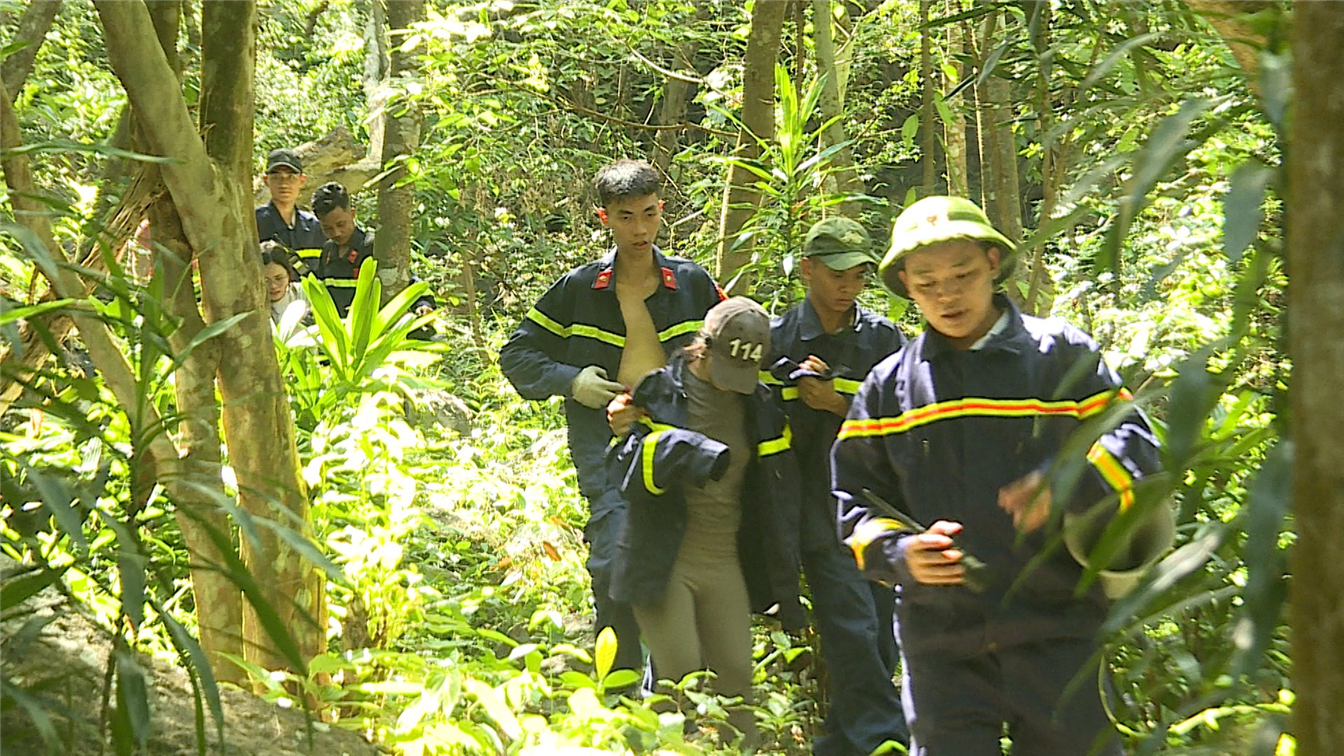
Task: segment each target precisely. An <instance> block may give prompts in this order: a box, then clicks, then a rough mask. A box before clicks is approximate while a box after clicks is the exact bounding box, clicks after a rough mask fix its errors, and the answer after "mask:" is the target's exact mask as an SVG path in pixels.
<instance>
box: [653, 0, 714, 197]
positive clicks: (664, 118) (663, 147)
mask: <svg viewBox="0 0 1344 756" xmlns="http://www.w3.org/2000/svg"><path fill="white" fill-rule="evenodd" d="M708 17H709V6H707V5H705V4H704V3H697V4H696V9H695V21H696V22H702V21H704V20H705V19H706V18H708ZM699 51H700V40H699V39H698V38H696V37H688V38H687V39H686V40H684V41H683V42H682V43H681V44H679V45H677V46H676V47H675V48H674V49H673V53H672V58H673V60H672V66H671V68H672V69H673V70H677V71H680V72H681V73H684V74H685V77H680V76H669V77H668V79H667V83H666V84H664V85H663V101H662V102H661V103H660V104H659V107H658V125H660V126H672V125H675V124H679V123H681V122H682V121H683V120H684V119H685V118H686V103H687V101H689V100H690V99H691V97H692V96H693V95H694V93H695V88H696V83H695V81H694V80H693V77H695V76H696V70H695V56H696V55H697V54H698V53H699ZM680 138H681V130H680V129H662V130H661V131H659V132H658V134H657V136H656V137H655V138H654V147H653V164H654V165H655V166H657V168H658V170H659V172H661V173H664V174H666V173H667V172H668V169H669V168H671V167H672V156H673V155H675V154H677V152H678V151H679V150H680V149H681V145H680Z"/></svg>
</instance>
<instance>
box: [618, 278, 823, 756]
mask: <svg viewBox="0 0 1344 756" xmlns="http://www.w3.org/2000/svg"><path fill="white" fill-rule="evenodd" d="M769 351H770V318H769V316H768V315H767V314H766V312H765V310H764V309H762V308H761V306H760V305H759V304H757V303H755V302H753V301H751V300H750V299H746V298H745V297H733V298H731V299H728V300H726V301H724V302H722V303H720V304H718V305H715V306H714V307H713V308H712V309H711V310H710V311H709V313H708V314H707V315H706V316H705V323H704V326H703V327H702V329H701V330H700V332H699V333H698V334H697V335H696V336H695V338H694V339H693V340H692V341H691V343H690V344H688V345H687V346H686V347H685V348H684V349H683V350H681V351H679V352H678V353H676V354H675V355H673V357H672V359H671V361H670V362H669V364H668V365H667V366H666V367H663V368H660V369H658V370H656V371H654V372H652V373H649V374H648V375H646V376H645V377H644V378H643V379H642V380H640V382H639V385H638V386H636V387H635V391H634V394H633V398H632V401H633V403H634V405H635V406H637V407H639V408H640V409H642V410H643V412H644V416H643V417H641V418H640V419H639V420H637V421H636V422H634V423H633V424H632V425H631V426H630V428H629V431H628V432H627V433H626V435H624V436H623V437H622V438H621V439H620V440H619V441H618V442H617V443H616V444H614V445H613V446H612V450H611V452H610V453H609V455H608V465H609V469H610V472H611V478H612V479H613V480H616V481H619V482H620V483H619V489H620V492H621V495H622V496H623V497H624V499H625V500H626V502H627V503H628V505H629V507H628V514H627V517H626V520H625V523H624V526H623V528H622V530H621V534H620V538H619V544H618V547H617V551H616V557H615V559H614V562H613V569H612V586H611V595H612V598H614V599H616V600H617V601H621V602H625V603H629V604H631V605H633V607H634V612H635V619H636V621H638V623H639V630H640V633H641V634H642V635H643V637H644V640H645V643H646V644H647V645H648V647H649V654H650V655H651V656H652V657H653V666H654V668H655V669H656V670H657V673H658V677H660V678H664V679H671V680H680V679H681V678H682V677H684V676H685V675H687V674H689V673H691V672H695V671H697V670H702V669H708V670H711V671H712V672H714V674H715V676H716V679H715V682H714V690H715V692H717V693H719V694H720V695H724V696H742V697H743V699H744V701H746V702H748V703H749V702H750V699H751V677H752V658H751V651H752V642H751V612H752V611H753V610H755V611H761V612H766V613H773V614H774V615H775V616H777V617H778V618H779V620H780V621H781V622H782V623H783V624H784V625H785V626H786V627H789V628H796V627H800V626H801V625H802V621H803V615H802V609H801V606H800V605H799V603H798V550H797V548H798V547H797V540H798V484H797V479H796V477H795V476H796V474H797V469H796V463H795V462H794V459H793V455H792V452H791V451H790V447H789V431H788V424H787V421H786V420H785V417H784V413H783V412H782V411H781V410H780V409H779V408H778V407H777V406H776V405H775V404H774V403H773V401H772V400H771V398H770V392H769V390H768V389H767V388H766V387H765V386H763V385H761V384H759V383H758V382H757V376H758V374H759V370H760V366H761V361H762V360H763V359H765V356H766V355H767V354H769ZM729 722H730V723H731V724H732V725H733V726H734V727H736V728H737V729H738V730H739V731H741V732H742V733H743V734H744V736H745V737H746V740H745V741H744V744H750V743H751V742H753V741H754V739H755V732H756V727H755V723H754V720H753V717H752V714H751V712H750V711H744V710H740V709H738V710H733V711H731V712H730V716H729Z"/></svg>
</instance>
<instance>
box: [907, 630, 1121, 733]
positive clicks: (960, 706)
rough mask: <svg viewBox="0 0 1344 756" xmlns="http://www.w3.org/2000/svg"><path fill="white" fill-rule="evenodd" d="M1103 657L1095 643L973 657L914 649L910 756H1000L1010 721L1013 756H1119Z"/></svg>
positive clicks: (1034, 646) (1030, 646) (1017, 649)
mask: <svg viewBox="0 0 1344 756" xmlns="http://www.w3.org/2000/svg"><path fill="white" fill-rule="evenodd" d="M1096 652H1097V645H1096V643H1094V642H1092V641H1090V640H1053V641H1049V642H1044V643H1033V644H1026V645H1020V646H1011V647H1007V648H999V649H997V650H995V651H986V652H984V653H981V654H979V655H976V656H973V657H970V658H949V656H948V655H947V654H946V653H942V652H929V653H927V654H911V653H910V652H909V649H908V648H907V649H906V652H905V654H904V660H903V664H904V673H903V674H904V676H903V680H904V683H905V684H904V692H903V698H904V701H905V716H906V720H907V721H908V722H909V723H910V732H911V735H912V736H913V742H912V744H911V748H910V753H911V754H912V756H1000V754H1001V753H1002V750H1001V749H1000V747H999V738H1000V737H1001V735H1002V733H1003V726H1004V724H1005V723H1006V724H1007V725H1008V734H1009V737H1011V738H1012V741H1013V751H1012V752H1013V754H1014V756H1065V755H1067V756H1088V755H1089V754H1091V755H1093V756H1120V753H1121V750H1120V743H1119V739H1118V737H1117V736H1116V734H1115V730H1114V728H1113V727H1112V726H1111V723H1110V722H1109V720H1108V719H1107V717H1106V712H1105V710H1104V709H1103V708H1102V703H1101V696H1100V694H1099V692H1098V688H1097V668H1098V664H1099V662H1098V660H1097V658H1096ZM1075 677H1077V681H1076V684H1073V685H1072V686H1071V683H1075ZM1066 689H1067V690H1066Z"/></svg>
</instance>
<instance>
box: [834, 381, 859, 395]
mask: <svg viewBox="0 0 1344 756" xmlns="http://www.w3.org/2000/svg"><path fill="white" fill-rule="evenodd" d="M862 385H863V381H852V380H850V379H848V378H836V379H835V390H836V391H839V392H840V393H842V394H849V395H850V396H854V395H855V394H857V393H859V387H860V386H862Z"/></svg>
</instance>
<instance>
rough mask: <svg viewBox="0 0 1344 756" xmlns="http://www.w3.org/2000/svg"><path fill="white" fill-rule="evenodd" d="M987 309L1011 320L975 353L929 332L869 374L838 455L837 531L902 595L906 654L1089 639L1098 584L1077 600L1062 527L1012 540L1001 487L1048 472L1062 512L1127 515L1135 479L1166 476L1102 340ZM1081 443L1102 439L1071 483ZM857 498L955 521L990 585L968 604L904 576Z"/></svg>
mask: <svg viewBox="0 0 1344 756" xmlns="http://www.w3.org/2000/svg"><path fill="white" fill-rule="evenodd" d="M996 303H997V304H998V305H999V306H1000V307H1001V308H1003V309H1005V310H1006V311H1007V323H1006V326H1005V327H1004V328H1003V329H1002V330H1001V331H1000V332H998V333H996V334H994V335H992V336H991V337H990V338H989V340H988V342H987V343H986V344H985V345H984V346H983V348H981V349H979V350H969V351H968V350H959V349H955V348H954V347H952V345H951V344H950V343H948V341H947V340H946V339H945V338H943V337H942V336H941V335H939V334H938V333H937V332H934V331H931V330H926V331H925V332H924V333H923V334H922V335H921V336H920V337H919V338H917V339H915V340H914V341H912V342H911V343H910V344H908V345H906V346H905V347H904V348H903V349H902V350H901V351H900V352H897V353H896V354H895V355H893V356H892V357H890V358H888V359H886V360H884V361H883V362H881V363H880V364H879V365H878V366H877V367H875V368H874V369H873V371H872V372H871V373H870V374H869V376H868V378H867V379H866V380H865V381H864V383H863V386H862V387H861V388H860V390H859V393H858V395H857V396H856V397H855V400H854V403H853V404H852V405H851V407H850V412H849V416H848V418H847V419H846V420H845V422H844V424H843V426H842V427H841V429H840V433H839V436H838V438H837V440H836V443H835V446H834V449H833V452H832V461H833V468H834V478H833V481H832V485H833V488H834V489H835V495H836V496H837V498H838V499H839V501H840V529H841V532H842V534H843V535H844V537H845V539H846V543H848V544H849V546H850V548H851V549H852V550H853V552H854V554H855V557H856V559H857V560H858V563H859V565H860V567H861V569H862V570H863V571H864V572H865V574H867V575H869V576H870V577H873V578H876V579H883V580H888V581H892V582H896V583H898V584H899V585H900V588H901V603H900V606H899V607H898V612H899V615H900V617H901V621H902V623H903V625H902V629H903V640H902V642H903V645H904V646H905V647H906V648H907V649H910V650H916V651H918V650H920V649H921V648H928V647H938V648H943V649H945V650H957V649H960V650H968V651H969V650H975V648H977V647H982V646H983V645H984V644H991V643H999V644H1003V643H1021V642H1028V641H1047V640H1050V639H1051V638H1060V637H1070V638H1085V637H1091V636H1092V635H1093V634H1094V633H1095V632H1096V630H1097V629H1098V628H1099V627H1100V624H1101V622H1102V620H1103V619H1104V617H1105V612H1106V603H1105V598H1104V597H1103V596H1102V593H1101V589H1100V587H1099V586H1097V585H1093V586H1092V588H1091V590H1089V591H1088V592H1087V594H1086V595H1084V596H1082V597H1075V596H1074V591H1075V588H1076V586H1077V584H1078V581H1079V579H1080V578H1081V576H1082V573H1083V569H1082V567H1080V566H1079V565H1078V563H1077V562H1076V561H1074V560H1073V558H1072V557H1070V556H1069V554H1068V553H1067V552H1066V551H1065V549H1064V548H1063V547H1062V545H1061V544H1060V543H1059V539H1058V538H1057V537H1056V536H1057V535H1058V533H1057V531H1056V530H1055V529H1054V528H1053V526H1052V527H1047V528H1043V529H1041V530H1039V531H1037V532H1035V533H1032V534H1029V535H1026V536H1019V534H1018V533H1017V531H1016V529H1015V528H1014V526H1013V524H1012V520H1011V517H1010V515H1008V514H1007V513H1006V512H1004V511H1003V510H1002V509H1000V508H999V506H998V492H999V490H1000V489H1001V488H1002V487H1004V486H1006V485H1008V484H1009V483H1012V482H1014V481H1016V480H1018V479H1020V478H1022V477H1023V476H1024V475H1026V474H1028V473H1030V472H1032V471H1044V472H1048V473H1050V474H1051V476H1052V477H1051V479H1050V482H1051V486H1052V495H1053V497H1054V499H1055V505H1056V507H1062V508H1064V509H1067V510H1069V511H1074V512H1077V511H1081V510H1083V509H1087V508H1089V507H1091V506H1093V505H1095V504H1096V503H1097V502H1100V501H1104V500H1109V501H1113V502H1117V503H1118V505H1119V506H1121V507H1127V506H1129V504H1130V503H1131V502H1132V501H1133V497H1134V481H1135V480H1136V479H1137V478H1139V477H1142V476H1143V475H1144V474H1147V473H1151V472H1154V471H1156V470H1157V469H1158V467H1159V460H1158V446H1157V441H1156V438H1155V437H1154V435H1153V433H1152V429H1151V428H1150V427H1149V425H1148V421H1147V418H1146V417H1144V415H1143V413H1142V412H1141V411H1139V410H1138V409H1137V408H1135V407H1133V406H1132V405H1129V404H1128V402H1129V401H1130V399H1131V397H1130V396H1129V393H1128V392H1127V391H1125V390H1124V389H1123V388H1121V386H1120V381H1119V378H1118V376H1116V374H1115V373H1114V372H1113V371H1112V370H1111V369H1110V368H1109V367H1107V366H1106V364H1105V363H1104V362H1103V361H1102V360H1101V357H1100V354H1099V351H1098V349H1097V346H1096V344H1095V343H1094V342H1093V341H1092V340H1091V339H1090V338H1088V336H1087V335H1086V334H1084V333H1082V332H1081V331H1079V330H1078V329H1076V328H1073V327H1072V326H1069V325H1067V324H1065V323H1063V322H1062V321H1058V320H1041V319H1038V318H1033V317H1029V316H1024V315H1021V314H1020V313H1019V312H1018V311H1017V309H1016V307H1014V306H1013V305H1012V304H1011V303H1010V302H1008V301H1007V300H1006V299H1005V298H1002V297H998V298H996ZM1117 403H1119V404H1117ZM1107 419H1109V422H1104V421H1105V420H1107ZM1099 423H1102V424H1101V425H1099ZM1075 432H1080V433H1085V434H1095V435H1092V436H1090V439H1091V440H1086V439H1085V440H1084V441H1083V443H1082V446H1081V447H1080V448H1082V449H1087V451H1086V452H1085V455H1086V459H1087V463H1086V465H1084V466H1082V467H1081V470H1082V475H1072V476H1071V475H1069V474H1068V471H1069V470H1071V469H1072V470H1075V471H1077V470H1079V469H1080V466H1079V465H1078V464H1073V465H1070V464H1068V462H1069V460H1066V459H1057V457H1058V456H1059V454H1060V453H1061V451H1062V450H1065V449H1066V448H1068V444H1070V443H1077V442H1076V441H1071V437H1072V434H1074V433H1075ZM1089 443H1090V448H1088V446H1087V445H1088V444H1089ZM864 489H869V490H871V491H872V492H873V493H875V494H877V495H878V496H879V497H881V498H882V499H884V500H886V501H887V502H889V503H891V504H892V505H894V506H896V507H897V508H898V509H900V510H901V511H902V512H903V513H905V514H906V515H908V516H910V517H911V518H913V519H914V520H915V521H917V522H919V523H921V524H923V525H925V526H927V525H930V524H932V523H933V522H935V521H937V520H952V521H957V522H961V523H962V524H963V525H964V530H963V531H962V533H961V534H960V535H959V536H958V537H957V542H958V544H959V545H962V546H964V547H965V548H966V549H967V550H968V551H970V552H971V553H973V554H975V555H976V556H977V557H979V558H980V559H981V560H983V561H984V562H985V563H986V565H987V567H988V570H987V574H988V576H989V579H990V586H989V588H988V589H987V590H986V591H985V592H984V593H982V594H980V595H976V594H973V593H971V592H970V591H968V590H967V589H965V588H964V587H948V586H926V585H920V584H918V583H917V582H915V581H914V580H912V579H911V578H910V576H909V573H908V571H907V570H906V569H905V565H904V564H903V562H902V559H901V554H902V548H901V539H902V538H903V537H908V536H906V534H904V532H903V531H902V529H901V527H900V526H899V525H898V524H897V523H896V522H895V521H893V520H892V519H890V518H888V517H885V516H884V514H883V512H882V511H880V510H879V509H878V508H876V507H874V506H873V505H871V504H870V503H869V502H868V501H867V500H866V499H865V498H864V497H863V496H862V492H863V490H864ZM907 623H908V624H909V627H907V626H906V624H907ZM931 628H936V629H937V632H931V631H930V630H929V629H931ZM912 644H913V645H912Z"/></svg>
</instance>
